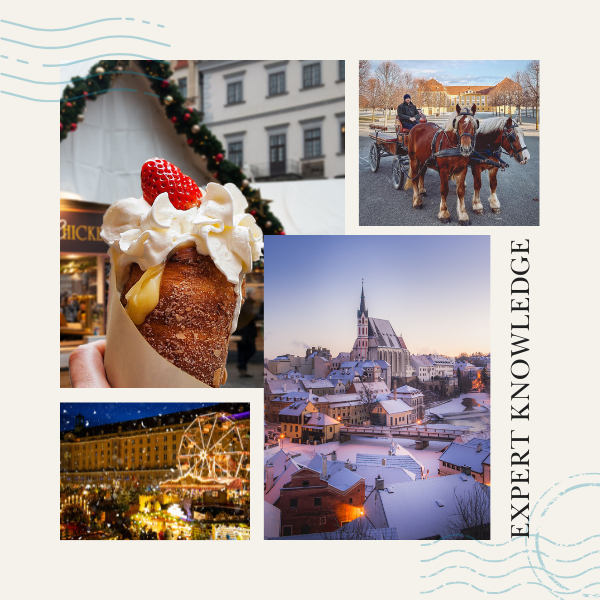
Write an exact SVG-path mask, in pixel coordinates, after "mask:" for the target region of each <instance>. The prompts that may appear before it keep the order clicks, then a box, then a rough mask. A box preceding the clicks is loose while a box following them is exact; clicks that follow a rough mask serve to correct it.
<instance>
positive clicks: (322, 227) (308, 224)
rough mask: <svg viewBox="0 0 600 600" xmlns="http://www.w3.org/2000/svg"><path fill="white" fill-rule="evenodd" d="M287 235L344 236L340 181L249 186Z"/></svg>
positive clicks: (262, 183)
mask: <svg viewBox="0 0 600 600" xmlns="http://www.w3.org/2000/svg"><path fill="white" fill-rule="evenodd" d="M253 185H254V186H255V187H257V188H258V189H260V194H261V197H262V199H263V200H273V202H272V204H270V206H269V208H270V209H271V212H272V213H273V214H274V215H275V216H276V217H277V218H278V219H279V220H280V221H281V223H282V224H283V227H284V229H285V232H286V234H288V235H344V231H345V227H344V215H345V211H344V202H345V180H344V179H310V180H306V181H303V180H300V181H270V182H260V183H255V184H253Z"/></svg>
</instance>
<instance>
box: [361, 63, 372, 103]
mask: <svg viewBox="0 0 600 600" xmlns="http://www.w3.org/2000/svg"><path fill="white" fill-rule="evenodd" d="M370 77H371V61H370V60H359V61H358V93H359V94H360V95H361V96H364V95H365V93H366V91H367V82H368V81H369V79H370Z"/></svg>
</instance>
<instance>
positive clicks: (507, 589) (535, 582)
mask: <svg viewBox="0 0 600 600" xmlns="http://www.w3.org/2000/svg"><path fill="white" fill-rule="evenodd" d="M449 585H467V586H470V587H472V588H473V589H474V590H477V591H478V592H481V593H483V594H506V592H510V591H511V590H514V589H516V588H518V587H520V586H522V585H537V586H539V587H542V588H544V589H546V590H548V591H549V592H551V593H553V594H564V595H565V596H568V595H572V594H579V593H581V592H583V591H584V590H587V589H588V588H591V587H593V586H595V585H600V582H595V583H590V584H589V585H586V586H585V587H582V588H580V589H578V590H572V591H571V590H569V591H568V592H556V591H554V590H553V589H552V588H549V587H548V586H547V585H544V584H543V583H538V582H537V581H527V582H526V583H516V584H515V585H513V586H511V587H509V588H506V589H505V590H502V591H500V592H488V591H487V590H482V589H481V588H478V587H476V586H474V585H473V584H472V583H469V582H467V581H450V582H448V583H444V584H442V585H440V586H439V587H436V588H434V589H432V590H427V591H424V592H421V594H431V593H432V592H437V591H438V590H441V589H442V588H445V587H447V586H449ZM584 596H587V597H589V596H591V597H592V598H598V594H584Z"/></svg>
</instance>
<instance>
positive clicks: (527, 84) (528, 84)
mask: <svg viewBox="0 0 600 600" xmlns="http://www.w3.org/2000/svg"><path fill="white" fill-rule="evenodd" d="M523 87H524V88H525V90H526V93H527V96H528V98H529V101H530V102H531V105H532V106H533V108H534V110H535V129H536V131H537V130H538V129H539V122H540V118H539V111H540V61H539V60H532V61H531V62H529V63H528V64H527V67H525V71H524V72H523Z"/></svg>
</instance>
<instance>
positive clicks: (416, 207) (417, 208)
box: [413, 204, 423, 210]
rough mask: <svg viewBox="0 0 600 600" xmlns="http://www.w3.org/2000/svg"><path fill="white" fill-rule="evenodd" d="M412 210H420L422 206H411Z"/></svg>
mask: <svg viewBox="0 0 600 600" xmlns="http://www.w3.org/2000/svg"><path fill="white" fill-rule="evenodd" d="M413 208H414V209H415V210H421V209H422V208H423V205H422V204H417V205H416V206H413Z"/></svg>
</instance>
